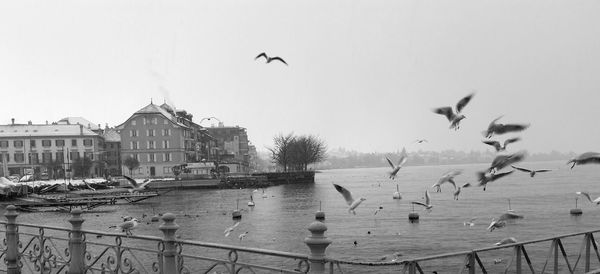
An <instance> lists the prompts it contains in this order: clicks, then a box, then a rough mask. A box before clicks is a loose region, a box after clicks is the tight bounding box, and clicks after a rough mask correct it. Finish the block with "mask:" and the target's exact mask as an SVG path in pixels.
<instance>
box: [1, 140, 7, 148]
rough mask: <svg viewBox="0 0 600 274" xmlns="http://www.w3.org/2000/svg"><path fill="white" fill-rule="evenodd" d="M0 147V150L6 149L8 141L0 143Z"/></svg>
mask: <svg viewBox="0 0 600 274" xmlns="http://www.w3.org/2000/svg"><path fill="white" fill-rule="evenodd" d="M0 147H1V148H7V147H8V141H0Z"/></svg>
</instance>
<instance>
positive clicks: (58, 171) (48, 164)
mask: <svg viewBox="0 0 600 274" xmlns="http://www.w3.org/2000/svg"><path fill="white" fill-rule="evenodd" d="M103 146H104V144H103V140H102V137H101V136H100V135H98V134H96V133H94V132H93V131H91V130H89V129H87V128H85V127H84V126H83V125H77V124H60V125H59V124H42V125H39V124H35V125H34V124H32V123H31V122H29V123H28V124H15V123H14V119H13V122H12V124H9V125H0V154H1V157H0V161H2V169H1V173H0V175H2V176H9V175H20V176H23V175H26V174H34V175H40V174H49V173H50V174H49V177H55V178H62V177H64V176H65V175H66V176H68V175H69V174H68V172H69V171H70V170H71V164H72V162H73V161H74V160H75V159H79V158H82V157H87V158H89V159H90V160H92V161H94V160H97V158H98V155H101V154H102V151H103ZM89 173H90V174H91V175H94V171H93V168H91V170H90V172H89ZM95 175H97V174H95Z"/></svg>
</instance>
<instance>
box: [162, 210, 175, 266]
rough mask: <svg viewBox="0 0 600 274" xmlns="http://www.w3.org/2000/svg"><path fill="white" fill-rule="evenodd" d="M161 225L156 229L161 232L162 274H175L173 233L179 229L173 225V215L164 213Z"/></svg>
mask: <svg viewBox="0 0 600 274" xmlns="http://www.w3.org/2000/svg"><path fill="white" fill-rule="evenodd" d="M162 220H163V222H164V223H163V224H162V225H160V227H159V228H158V229H160V230H161V231H162V232H163V244H164V248H165V250H164V252H163V267H164V269H163V272H162V273H165V274H177V273H178V272H179V270H178V269H177V257H176V255H177V245H176V241H177V239H176V238H175V232H176V231H177V229H179V225H177V224H176V223H175V215H174V214H173V213H166V214H164V215H163V216H162Z"/></svg>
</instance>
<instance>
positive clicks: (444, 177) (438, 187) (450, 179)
mask: <svg viewBox="0 0 600 274" xmlns="http://www.w3.org/2000/svg"><path fill="white" fill-rule="evenodd" d="M461 173H462V171H460V170H453V171H450V172H448V173H446V174H444V175H442V177H440V179H439V180H438V182H437V183H435V184H434V185H432V186H431V187H432V188H435V192H442V184H444V183H445V182H448V183H450V184H452V185H453V186H454V190H456V183H455V182H454V177H456V176H458V175H460V174H461Z"/></svg>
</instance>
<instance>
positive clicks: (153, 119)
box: [152, 117, 158, 125]
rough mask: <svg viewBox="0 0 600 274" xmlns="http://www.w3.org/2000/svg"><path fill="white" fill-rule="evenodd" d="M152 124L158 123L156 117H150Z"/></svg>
mask: <svg viewBox="0 0 600 274" xmlns="http://www.w3.org/2000/svg"><path fill="white" fill-rule="evenodd" d="M152 124H153V125H158V118H156V117H154V118H152Z"/></svg>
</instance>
